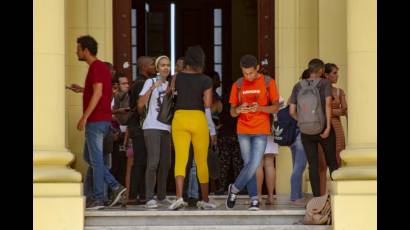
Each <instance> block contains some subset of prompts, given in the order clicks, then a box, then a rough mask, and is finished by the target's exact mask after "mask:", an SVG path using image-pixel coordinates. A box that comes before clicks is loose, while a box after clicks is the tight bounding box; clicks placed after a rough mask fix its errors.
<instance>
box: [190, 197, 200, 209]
mask: <svg viewBox="0 0 410 230" xmlns="http://www.w3.org/2000/svg"><path fill="white" fill-rule="evenodd" d="M198 201H199V199H196V198H192V197H190V198H188V207H196V203H197V202H198Z"/></svg>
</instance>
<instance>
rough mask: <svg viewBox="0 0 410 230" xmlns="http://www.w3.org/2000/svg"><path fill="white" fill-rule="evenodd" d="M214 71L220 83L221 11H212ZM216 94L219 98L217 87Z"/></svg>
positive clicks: (219, 89)
mask: <svg viewBox="0 0 410 230" xmlns="http://www.w3.org/2000/svg"><path fill="white" fill-rule="evenodd" d="M213 47H214V70H215V71H216V72H218V74H219V80H220V81H221V82H222V9H214V44H213ZM216 92H217V93H218V94H219V95H220V96H221V95H222V88H221V87H218V88H217V89H216Z"/></svg>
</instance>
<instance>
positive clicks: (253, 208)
mask: <svg viewBox="0 0 410 230" xmlns="http://www.w3.org/2000/svg"><path fill="white" fill-rule="evenodd" d="M248 210H249V211H258V210H259V201H258V200H257V199H255V200H251V205H250V206H249V209H248Z"/></svg>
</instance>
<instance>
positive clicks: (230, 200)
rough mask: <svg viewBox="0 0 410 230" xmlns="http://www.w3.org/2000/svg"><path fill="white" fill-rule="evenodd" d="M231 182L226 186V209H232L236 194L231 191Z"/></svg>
mask: <svg viewBox="0 0 410 230" xmlns="http://www.w3.org/2000/svg"><path fill="white" fill-rule="evenodd" d="M232 186H233V184H230V185H229V187H228V198H227V199H226V202H225V206H226V208H228V209H232V208H233V207H234V206H235V202H236V198H237V196H238V195H237V194H235V193H233V192H232Z"/></svg>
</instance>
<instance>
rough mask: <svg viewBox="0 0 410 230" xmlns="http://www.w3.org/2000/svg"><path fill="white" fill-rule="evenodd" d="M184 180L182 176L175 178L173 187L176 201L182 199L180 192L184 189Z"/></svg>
mask: <svg viewBox="0 0 410 230" xmlns="http://www.w3.org/2000/svg"><path fill="white" fill-rule="evenodd" d="M184 178H185V177H183V176H176V177H175V187H176V199H178V198H180V197H182V190H183V188H184Z"/></svg>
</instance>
